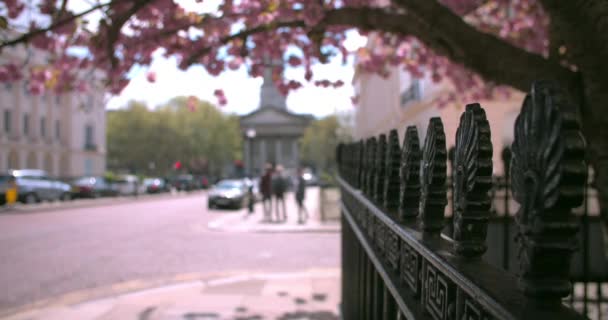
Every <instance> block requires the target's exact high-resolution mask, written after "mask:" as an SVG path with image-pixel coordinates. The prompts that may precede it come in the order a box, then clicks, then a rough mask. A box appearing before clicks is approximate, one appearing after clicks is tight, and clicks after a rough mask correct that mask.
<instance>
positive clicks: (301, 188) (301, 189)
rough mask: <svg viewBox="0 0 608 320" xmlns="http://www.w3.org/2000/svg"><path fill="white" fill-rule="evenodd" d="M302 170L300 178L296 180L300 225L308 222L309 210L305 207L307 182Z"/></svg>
mask: <svg viewBox="0 0 608 320" xmlns="http://www.w3.org/2000/svg"><path fill="white" fill-rule="evenodd" d="M303 173H304V172H303V170H302V168H298V177H297V180H296V188H295V191H296V202H297V204H298V223H300V224H302V223H306V220H308V210H307V209H306V207H305V206H304V198H305V197H306V182H305V181H304V176H303Z"/></svg>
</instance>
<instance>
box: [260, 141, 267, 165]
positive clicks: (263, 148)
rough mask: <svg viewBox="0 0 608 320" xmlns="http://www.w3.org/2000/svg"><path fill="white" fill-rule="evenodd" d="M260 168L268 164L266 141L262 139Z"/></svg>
mask: <svg viewBox="0 0 608 320" xmlns="http://www.w3.org/2000/svg"><path fill="white" fill-rule="evenodd" d="M259 159H260V168H261V169H263V168H262V167H263V166H264V165H265V164H266V140H264V139H260V157H259Z"/></svg>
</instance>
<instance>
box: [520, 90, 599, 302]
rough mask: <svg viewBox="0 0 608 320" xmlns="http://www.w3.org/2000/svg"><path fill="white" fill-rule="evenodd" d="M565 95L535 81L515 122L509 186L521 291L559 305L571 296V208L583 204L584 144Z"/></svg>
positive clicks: (574, 223) (574, 226)
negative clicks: (516, 208) (514, 205)
mask: <svg viewBox="0 0 608 320" xmlns="http://www.w3.org/2000/svg"><path fill="white" fill-rule="evenodd" d="M567 107H568V105H567V102H566V101H565V97H564V95H563V93H562V92H561V91H560V90H559V88H558V86H557V85H556V84H555V83H554V82H550V81H537V82H535V83H534V84H533V85H532V91H531V93H530V94H529V95H528V96H527V97H526V99H525V100H524V104H523V107H522V110H521V112H520V114H519V116H518V117H517V119H516V120H515V140H514V142H513V146H512V158H511V181H512V192H513V196H514V198H515V200H516V201H517V202H518V203H519V204H520V208H519V211H518V212H517V215H516V222H517V225H518V234H517V241H518V243H519V261H520V271H521V274H520V286H521V288H522V290H523V291H524V293H525V294H526V295H527V296H530V297H534V298H537V299H539V300H542V301H547V302H555V303H560V302H561V300H560V298H561V297H564V296H567V295H568V294H569V293H570V289H571V285H570V281H569V271H570V258H571V255H572V252H573V251H574V250H575V248H576V237H575V234H576V232H577V229H578V223H577V219H576V218H575V217H574V216H573V215H572V214H571V211H572V208H573V207H576V206H578V205H580V204H581V203H582V201H583V194H584V193H583V191H584V185H585V180H586V173H587V165H586V163H585V160H584V151H585V141H584V139H583V136H582V134H581V132H580V129H579V124H578V122H577V120H576V117H575V116H574V115H573V114H569V113H565V111H566V108H567Z"/></svg>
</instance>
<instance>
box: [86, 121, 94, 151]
mask: <svg viewBox="0 0 608 320" xmlns="http://www.w3.org/2000/svg"><path fill="white" fill-rule="evenodd" d="M93 133H94V132H93V125H90V124H88V125H86V126H85V128H84V148H85V149H86V150H94V149H95V142H94V141H93V140H94V135H93Z"/></svg>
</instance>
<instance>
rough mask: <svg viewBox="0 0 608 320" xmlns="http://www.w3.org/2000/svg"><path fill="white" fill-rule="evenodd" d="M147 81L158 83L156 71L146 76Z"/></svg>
mask: <svg viewBox="0 0 608 320" xmlns="http://www.w3.org/2000/svg"><path fill="white" fill-rule="evenodd" d="M146 79H147V80H148V82H150V83H154V82H156V72H154V71H150V72H148V73H147V74H146Z"/></svg>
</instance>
